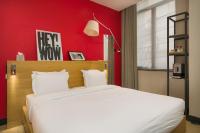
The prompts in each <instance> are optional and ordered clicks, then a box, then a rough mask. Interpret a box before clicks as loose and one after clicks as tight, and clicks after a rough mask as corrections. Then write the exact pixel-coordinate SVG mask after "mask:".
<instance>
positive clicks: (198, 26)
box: [189, 0, 200, 118]
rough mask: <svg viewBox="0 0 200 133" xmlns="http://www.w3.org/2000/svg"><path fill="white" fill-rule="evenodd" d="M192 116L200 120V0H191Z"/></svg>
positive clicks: (190, 63)
mask: <svg viewBox="0 0 200 133" xmlns="http://www.w3.org/2000/svg"><path fill="white" fill-rule="evenodd" d="M189 13H190V20H189V36H190V38H189V43H190V44H189V67H190V69H189V71H190V75H189V78H190V101H189V102H190V108H189V109H190V110H189V112H190V115H192V116H196V117H199V118H200V54H199V53H200V0H189Z"/></svg>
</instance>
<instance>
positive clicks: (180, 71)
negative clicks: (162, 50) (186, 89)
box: [173, 63, 184, 78]
mask: <svg viewBox="0 0 200 133" xmlns="http://www.w3.org/2000/svg"><path fill="white" fill-rule="evenodd" d="M173 76H179V77H182V78H183V77H184V64H179V63H175V64H174V65H173Z"/></svg>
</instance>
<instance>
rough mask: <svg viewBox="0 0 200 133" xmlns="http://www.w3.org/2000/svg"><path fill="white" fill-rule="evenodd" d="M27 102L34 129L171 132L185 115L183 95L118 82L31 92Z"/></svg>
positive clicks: (47, 131) (94, 132)
mask: <svg viewBox="0 0 200 133" xmlns="http://www.w3.org/2000/svg"><path fill="white" fill-rule="evenodd" d="M30 97H31V98H30ZM30 99H31V100H30ZM27 102H28V103H27V107H28V106H29V107H28V108H29V109H28V113H29V118H30V121H31V122H32V126H33V130H34V133H55V132H58V133H169V132H171V131H172V130H173V129H175V128H176V126H177V125H178V124H179V123H180V122H181V120H182V119H183V116H184V101H183V100H182V99H178V98H173V97H168V96H162V95H157V94H151V93H146V92H141V91H137V90H133V89H128V88H122V87H119V86H114V85H105V86H98V87H91V88H85V89H72V90H67V91H63V92H57V93H53V94H47V95H41V96H29V100H27Z"/></svg>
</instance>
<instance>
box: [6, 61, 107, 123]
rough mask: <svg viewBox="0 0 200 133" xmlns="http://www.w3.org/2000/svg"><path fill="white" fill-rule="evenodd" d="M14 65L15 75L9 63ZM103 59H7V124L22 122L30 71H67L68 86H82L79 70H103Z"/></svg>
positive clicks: (104, 66) (30, 83) (29, 87)
mask: <svg viewBox="0 0 200 133" xmlns="http://www.w3.org/2000/svg"><path fill="white" fill-rule="evenodd" d="M13 64H14V65H16V75H11V65H13ZM105 68H106V63H105V62H104V61H7V126H8V127H13V126H16V125H21V124H22V119H23V113H22V106H23V105H25V96H26V95H27V94H31V93H32V79H31V74H32V71H60V70H62V69H66V70H67V71H68V73H69V82H68V84H69V87H70V88H72V87H78V86H83V85H84V82H83V76H82V73H81V71H80V70H83V69H85V70H87V69H98V70H104V69H105Z"/></svg>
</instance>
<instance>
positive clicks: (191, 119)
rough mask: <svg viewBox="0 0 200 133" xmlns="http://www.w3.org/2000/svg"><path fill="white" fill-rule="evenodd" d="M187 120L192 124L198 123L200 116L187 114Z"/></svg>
mask: <svg viewBox="0 0 200 133" xmlns="http://www.w3.org/2000/svg"><path fill="white" fill-rule="evenodd" d="M188 120H189V121H190V122H192V123H194V124H200V118H198V117H195V116H191V115H189V116H188Z"/></svg>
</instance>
